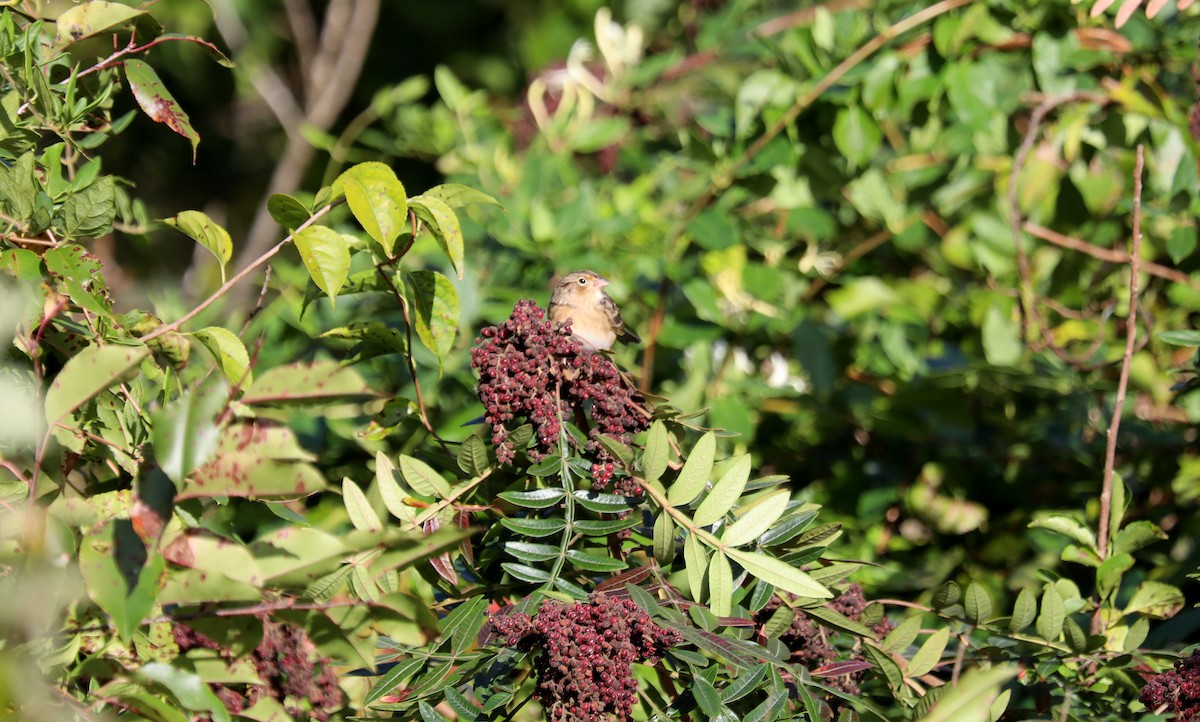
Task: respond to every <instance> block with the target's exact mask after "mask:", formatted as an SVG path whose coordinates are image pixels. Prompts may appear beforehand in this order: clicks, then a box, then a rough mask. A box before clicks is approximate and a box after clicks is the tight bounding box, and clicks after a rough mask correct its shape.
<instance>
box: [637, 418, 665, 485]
mask: <svg viewBox="0 0 1200 722" xmlns="http://www.w3.org/2000/svg"><path fill="white" fill-rule="evenodd" d="M670 448H671V445H670V439H668V438H667V425H666V424H664V423H663V422H662V421H655V422H654V423H653V424H651V425H650V431H649V432H648V433H647V434H646V450H645V452H644V453H643V454H642V475H643V476H644V477H645V479H646V481H647V482H653V481H658V480H659V478H660V477H662V475H663V472H665V471H666V470H667V461H668V457H669V454H670Z"/></svg>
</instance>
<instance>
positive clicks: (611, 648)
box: [491, 594, 683, 722]
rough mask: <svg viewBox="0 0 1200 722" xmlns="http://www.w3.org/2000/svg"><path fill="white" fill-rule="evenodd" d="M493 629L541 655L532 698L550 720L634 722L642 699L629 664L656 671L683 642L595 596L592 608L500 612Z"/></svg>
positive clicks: (634, 611) (553, 606)
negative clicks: (632, 717) (534, 613)
mask: <svg viewBox="0 0 1200 722" xmlns="http://www.w3.org/2000/svg"><path fill="white" fill-rule="evenodd" d="M491 623H492V626H493V627H494V628H495V629H496V631H497V632H498V633H499V634H500V635H501V636H503V637H504V638H505V641H507V642H508V644H509V645H512V646H516V647H518V648H520V649H523V650H526V651H529V650H540V652H539V654H538V655H537V657H536V658H535V659H534V663H533V666H534V671H535V673H536V674H537V679H538V683H537V689H536V691H535V692H534V696H535V697H536V698H537V700H538V701H539V702H541V703H542V706H543V707H544V708H545V710H546V717H547V718H548V719H551V720H566V719H570V720H579V721H581V722H589V721H590V720H610V719H616V720H618V722H620V721H623V720H628V719H630V712H631V711H632V709H633V703H634V701H635V700H636V699H637V680H635V679H634V678H633V668H632V666H631V665H632V664H633V663H634V662H646V663H648V664H654V663H655V662H657V661H658V660H659V658H661V657H662V655H663V654H664V653H665V652H666V650H667V649H669V648H670V647H673V646H674V645H676V644H679V643H680V642H681V641H683V640H682V637H680V635H679V632H677V631H675V630H674V629H664V628H662V627H658V626H656V625H655V624H654V622H653V621H651V620H650V616H649V615H647V614H646V613H645V612H644V611H642V609H641V608H640V607H638V606H637V605H636V604H634V603H633V602H632V601H631V600H629V599H615V598H612V597H609V596H607V595H605V594H597V595H595V596H593V597H592V598H591V599H590V600H589V601H587V602H577V603H575V604H564V603H562V602H557V601H553V600H549V601H546V602H543V603H542V606H541V608H540V610H539V611H538V614H537V617H535V618H530V617H529V615H527V614H522V613H519V612H509V613H507V614H506V613H504V612H503V611H501V612H497V613H496V614H493V615H492V616H491Z"/></svg>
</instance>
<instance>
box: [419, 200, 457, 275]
mask: <svg viewBox="0 0 1200 722" xmlns="http://www.w3.org/2000/svg"><path fill="white" fill-rule="evenodd" d="M409 205H410V206H411V208H412V211H413V213H415V214H416V216H417V218H420V219H421V220H422V221H423V222H424V223H425V225H427V226H429V230H430V231H431V232H432V233H433V237H434V238H435V239H437V242H438V244H439V245H441V247H442V250H443V251H445V253H446V257H447V258H449V259H450V265H451V266H453V267H454V273H455V274H456V275H457V276H458V278H459V280H462V277H463V237H462V229H461V228H460V227H459V225H458V216H456V215H455V214H454V211H453V210H452V209H451V208H450V206H448V205H446V204H445V203H443V202H442V201H440V200H438V199H437V198H433V197H430V196H417V197H415V198H413V199H412V200H411V201H410V202H409Z"/></svg>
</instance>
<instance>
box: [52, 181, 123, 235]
mask: <svg viewBox="0 0 1200 722" xmlns="http://www.w3.org/2000/svg"><path fill="white" fill-rule="evenodd" d="M55 215H56V217H57V221H58V226H59V229H60V231H61V232H62V234H63V238H64V239H65V240H77V239H80V238H95V237H97V236H103V235H106V234H108V233H109V232H110V231H112V224H113V219H114V218H116V216H117V194H116V185H115V181H114V179H113V177H112V176H104V177H103V178H100V179H98V180H97V181H96V182H95V183H92V184H91V185H89V186H87V187H86V188H84V189H82V190H80V191H76V192H75V193H72V194H71V195H69V196H67V199H66V200H65V201H63V204H62V207H60V208H59V209H58V211H57V213H56V214H55Z"/></svg>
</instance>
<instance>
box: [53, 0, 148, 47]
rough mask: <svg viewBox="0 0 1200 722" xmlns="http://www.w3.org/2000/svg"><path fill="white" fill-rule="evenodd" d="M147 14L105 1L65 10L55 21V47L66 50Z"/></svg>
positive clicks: (101, 0)
mask: <svg viewBox="0 0 1200 722" xmlns="http://www.w3.org/2000/svg"><path fill="white" fill-rule="evenodd" d="M145 14H146V11H145V10H137V9H135V8H132V7H129V6H128V5H123V4H121V3H115V2H103V0H91V1H90V2H85V3H82V4H80V5H75V6H74V7H71V8H68V9H67V10H65V11H64V12H63V13H62V14H61V15H59V16H58V19H57V20H55V21H54V26H55V31H54V47H55V48H59V49H61V48H65V47H67V46H68V45H71V44H73V43H77V42H79V41H80V40H83V39H84V38H90V37H91V36H93V35H96V34H98V33H102V32H104V31H106V30H110V29H112V28H116V27H119V26H121V25H125V24H127V23H129V21H131V20H133V19H134V18H136V17H138V16H139V15H145Z"/></svg>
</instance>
